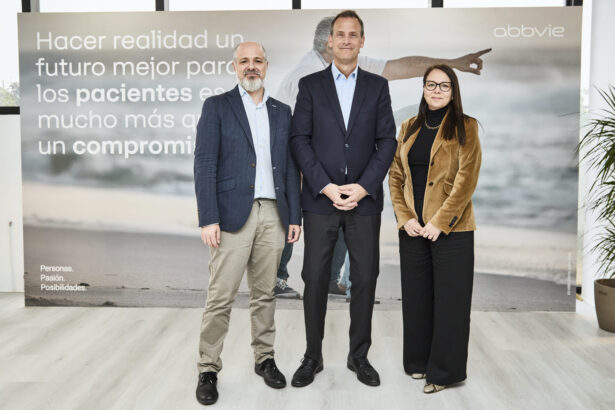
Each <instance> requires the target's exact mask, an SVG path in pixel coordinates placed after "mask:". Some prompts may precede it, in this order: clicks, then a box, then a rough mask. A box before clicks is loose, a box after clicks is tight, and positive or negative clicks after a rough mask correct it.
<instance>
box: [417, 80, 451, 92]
mask: <svg viewBox="0 0 615 410" xmlns="http://www.w3.org/2000/svg"><path fill="white" fill-rule="evenodd" d="M423 87H425V89H426V90H427V91H434V90H435V89H436V87H440V90H441V91H442V92H443V93H447V92H449V91H450V90H451V88H453V86H452V84H451V83H450V82H448V81H447V82H442V83H436V82H435V81H425V84H423Z"/></svg>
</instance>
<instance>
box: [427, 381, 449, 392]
mask: <svg viewBox="0 0 615 410" xmlns="http://www.w3.org/2000/svg"><path fill="white" fill-rule="evenodd" d="M445 388H446V386H445V385H441V384H433V383H427V384H425V387H423V393H427V394H431V393H437V392H439V391H442V390H444V389H445Z"/></svg>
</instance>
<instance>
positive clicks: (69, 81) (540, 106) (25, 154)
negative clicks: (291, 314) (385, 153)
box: [19, 7, 581, 311]
mask: <svg viewBox="0 0 615 410" xmlns="http://www.w3.org/2000/svg"><path fill="white" fill-rule="evenodd" d="M338 11H339V10H294V11H249V12H248V11H245V12H241V11H233V12H165V13H153V12H152V13H148V12H143V13H91V14H89V13H66V14H64V13H27V14H21V15H20V16H19V52H20V56H19V58H20V81H21V132H22V167H23V195H24V197H23V199H24V248H25V276H24V277H25V297H26V304H27V305H79V306H172V307H202V306H204V303H205V299H206V296H207V294H206V289H207V283H208V276H209V272H208V261H209V251H208V249H207V247H206V246H205V245H203V243H202V242H201V240H200V231H199V228H198V226H197V224H198V222H197V209H196V200H195V197H194V178H193V149H194V141H195V129H194V128H195V125H196V121H198V118H199V116H200V112H201V107H202V104H203V101H204V99H206V98H207V97H208V96H211V95H214V94H220V93H222V92H224V91H227V90H230V89H231V88H232V87H234V85H235V83H236V81H235V76H234V73H233V72H232V68H231V67H230V61H231V60H232V48H233V46H234V45H235V44H237V43H238V42H240V41H249V40H250V41H259V42H261V43H262V44H263V45H264V46H265V48H266V50H267V58H268V61H269V68H268V71H267V78H266V80H265V87H266V88H267V89H268V91H269V92H270V94H271V95H272V96H274V97H277V98H279V99H281V100H282V101H284V102H287V103H290V104H291V105H293V103H294V102H293V101H285V100H284V99H285V96H286V95H288V93H287V88H285V87H292V84H291V85H288V81H287V80H288V78H289V75H290V74H291V73H293V72H298V71H297V69H298V67H300V66H301V64H302V62H303V61H304V59H305V58H306V55H308V54H309V53H311V52H312V49H313V43H314V41H313V40H314V30H315V28H316V26H317V24H318V23H319V21H320V20H321V19H322V18H324V17H326V16H331V15H335V14H336V13H337V12H338ZM358 12H359V14H360V15H361V17H362V18H363V20H364V22H365V30H366V33H365V37H366V40H365V47H364V48H363V49H362V50H361V56H365V57H369V58H370V59H372V60H371V61H372V63H373V64H374V67H378V66H380V67H381V68H382V67H383V66H384V65H385V64H386V63H387V62H388V61H392V60H396V59H400V58H404V57H407V56H428V57H439V58H455V57H459V56H462V55H465V54H468V53H472V52H477V51H479V50H484V49H489V48H491V51H490V52H488V53H486V54H484V55H483V56H482V59H483V61H484V66H483V69H482V71H481V74H480V75H475V74H472V73H465V72H459V71H458V72H457V74H458V77H459V81H460V87H461V95H462V98H463V105H464V111H465V112H466V113H467V114H468V115H471V116H473V117H475V118H477V119H478V120H479V123H480V132H479V135H480V139H481V145H482V150H483V156H482V158H483V159H482V161H483V162H482V168H481V172H480V177H479V182H478V187H477V189H476V192H475V195H474V198H473V201H474V205H475V213H476V217H477V227H478V229H477V231H476V234H475V235H476V236H475V244H476V245H475V255H476V264H475V272H476V275H475V286H474V305H473V307H474V309H478V310H492V311H504V310H541V311H548V310H551V311H573V310H574V309H575V288H576V284H577V277H576V266H577V264H576V248H577V196H578V194H577V183H578V170H577V157H576V154H575V146H576V144H577V141H578V136H579V99H580V92H579V89H580V59H581V8H578V7H562V8H531V9H529V8H528V9H525V8H514V9H506V8H494V9H396V10H358ZM434 22H437V26H438V27H440V28H439V29H438V30H434V29H433V26H434V24H433V23H434ZM322 64H324V65H323V67H322V68H324V67H325V66H326V64H325V63H324V62H322ZM314 71H315V70H314ZM285 81H286V82H285ZM389 85H390V92H391V99H392V106H393V111H394V114H395V119H396V123H397V126H398V129H399V125H400V124H401V122H402V121H403V120H405V119H406V118H409V117H411V116H414V115H415V114H416V111H417V107H418V103H419V101H420V97H421V92H422V91H421V90H422V83H421V78H407V79H399V80H393V81H390V82H389ZM380 246H381V252H380V253H381V260H380V276H379V280H378V287H377V298H378V299H379V301H380V304H379V305H378V307H377V308H379V309H401V304H400V302H399V300H400V298H401V288H400V278H399V275H400V273H399V251H398V242H397V230H396V224H395V217H394V214H393V210H392V206H391V201H390V197H389V194H388V184H387V181H385V205H384V211H383V214H382V228H381V235H380ZM302 258H303V242H302V240H301V241H300V242H299V243H298V244H296V245H295V247H294V253H293V258H292V259H291V262H290V264H289V272H290V278H289V284H290V286H292V287H293V288H295V289H298V290H300V291H301V290H302V289H303V283H302V280H301V264H302ZM246 295H247V284H246V283H245V282H244V283H242V285H241V287H240V294H239V296H238V298H237V303H238V305H240V306H247V296H246ZM330 305H332V307H333V308H340V309H343V308H347V305H348V304H347V303H345V302H344V300H343V299H332V300H331V301H330ZM278 306H279V307H282V308H284V307H287V308H301V301H299V300H294V301H293V300H288V301H286V300H285V301H279V302H278Z"/></svg>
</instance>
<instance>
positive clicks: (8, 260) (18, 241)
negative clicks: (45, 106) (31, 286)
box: [0, 115, 24, 292]
mask: <svg viewBox="0 0 615 410" xmlns="http://www.w3.org/2000/svg"><path fill="white" fill-rule="evenodd" d="M0 198H1V199H0V292H16V291H19V292H22V291H23V271H24V264H23V223H22V220H23V218H22V195H21V138H20V134H19V116H18V115H0ZM10 222H12V226H10V227H9V223H10Z"/></svg>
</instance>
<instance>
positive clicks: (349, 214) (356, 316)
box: [301, 211, 380, 360]
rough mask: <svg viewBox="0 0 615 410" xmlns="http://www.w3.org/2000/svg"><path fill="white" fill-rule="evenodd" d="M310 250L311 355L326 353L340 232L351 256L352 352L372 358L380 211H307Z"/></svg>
mask: <svg viewBox="0 0 615 410" xmlns="http://www.w3.org/2000/svg"><path fill="white" fill-rule="evenodd" d="M303 226H304V236H303V240H304V243H305V251H304V252H305V253H304V256H303V271H302V273H301V277H302V278H303V282H304V283H305V289H304V293H303V312H304V315H305V336H306V341H307V347H306V352H305V354H306V356H308V357H310V358H312V359H315V360H318V359H319V358H321V357H322V340H323V338H324V334H325V315H326V313H327V298H328V292H329V280H330V277H331V259H332V257H333V249H334V247H335V243H336V242H337V237H338V231H339V228H340V227H341V228H342V229H343V230H344V240H345V241H346V245H347V247H348V254H349V256H350V282H351V283H352V297H351V300H350V332H349V333H350V355H351V356H352V357H353V358H358V357H367V352H368V351H369V348H370V346H371V342H372V340H371V332H372V312H373V310H374V299H375V294H376V280H377V278H378V272H379V259H380V251H379V240H380V214H377V215H359V214H357V213H356V212H355V211H335V212H334V213H332V214H329V215H320V214H315V213H310V212H303Z"/></svg>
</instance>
